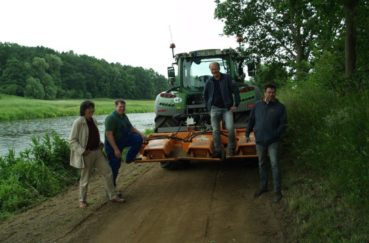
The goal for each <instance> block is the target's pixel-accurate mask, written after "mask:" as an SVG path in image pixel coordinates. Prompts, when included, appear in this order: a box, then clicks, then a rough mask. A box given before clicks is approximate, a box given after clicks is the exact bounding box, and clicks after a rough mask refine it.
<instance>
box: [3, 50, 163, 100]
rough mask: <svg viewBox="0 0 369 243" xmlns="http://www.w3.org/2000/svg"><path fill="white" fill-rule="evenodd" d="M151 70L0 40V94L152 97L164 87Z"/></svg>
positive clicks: (66, 96)
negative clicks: (1, 41) (0, 41)
mask: <svg viewBox="0 0 369 243" xmlns="http://www.w3.org/2000/svg"><path fill="white" fill-rule="evenodd" d="M167 86H168V85H167V80H166V78H165V77H164V76H163V75H160V74H158V73H157V72H155V71H154V70H153V69H144V68H142V67H132V66H127V65H121V64H119V63H108V62H107V61H105V60H103V59H97V58H95V57H91V56H87V55H77V54H75V53H73V51H69V52H62V53H59V52H56V51H54V50H52V49H50V48H46V47H25V46H20V45H18V44H14V43H0V93H5V94H10V95H17V96H23V97H31V98H37V99H49V100H51V99H63V98H88V99H90V98H117V97H123V98H126V99H153V98H154V97H155V96H156V94H158V93H159V92H160V91H162V90H165V89H166V88H167Z"/></svg>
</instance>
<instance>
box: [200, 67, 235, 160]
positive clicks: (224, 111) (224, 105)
mask: <svg viewBox="0 0 369 243" xmlns="http://www.w3.org/2000/svg"><path fill="white" fill-rule="evenodd" d="M209 68H210V71H211V74H212V75H213V77H211V78H210V79H209V80H208V81H207V82H206V84H205V88H204V99H205V103H206V107H207V109H208V110H209V111H210V118H211V126H212V129H213V139H214V153H213V157H217V158H221V156H222V146H221V141H220V121H221V120H222V118H223V120H224V122H225V125H226V129H227V130H228V145H227V156H233V155H234V149H235V134H234V125H233V112H234V111H236V109H237V107H238V105H239V103H240V93H239V90H238V87H237V86H236V85H235V83H234V81H233V80H232V79H231V77H230V76H228V75H227V74H223V73H221V72H220V66H219V63H217V62H213V63H211V64H210V65H209ZM233 95H234V97H235V99H234V100H233Z"/></svg>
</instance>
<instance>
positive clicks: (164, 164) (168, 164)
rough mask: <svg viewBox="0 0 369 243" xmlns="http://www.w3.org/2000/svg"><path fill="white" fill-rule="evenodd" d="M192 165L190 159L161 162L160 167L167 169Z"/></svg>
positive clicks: (180, 168) (177, 168)
mask: <svg viewBox="0 0 369 243" xmlns="http://www.w3.org/2000/svg"><path fill="white" fill-rule="evenodd" d="M189 166H190V161H188V160H185V161H178V162H160V167H161V168H163V169H166V170H182V169H186V168H188V167H189Z"/></svg>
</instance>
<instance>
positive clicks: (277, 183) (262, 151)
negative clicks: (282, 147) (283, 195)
mask: <svg viewBox="0 0 369 243" xmlns="http://www.w3.org/2000/svg"><path fill="white" fill-rule="evenodd" d="M256 151H257V154H258V158H259V176H260V190H263V191H266V190H267V189H268V173H267V171H266V163H267V159H268V155H269V159H270V165H271V168H272V175H273V186H274V192H277V193H279V192H281V174H280V171H279V168H278V142H275V143H272V144H270V145H269V146H262V145H259V144H256Z"/></svg>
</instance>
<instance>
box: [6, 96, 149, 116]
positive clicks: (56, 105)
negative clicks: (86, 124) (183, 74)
mask: <svg viewBox="0 0 369 243" xmlns="http://www.w3.org/2000/svg"><path fill="white" fill-rule="evenodd" d="M91 100H92V101H93V102H94V103H95V106H96V107H95V109H96V111H95V114H96V115H103V114H109V113H110V112H111V111H112V110H113V109H114V100H113V99H103V98H100V99H91ZM82 101H83V100H82V99H69V100H38V99H29V98H23V97H17V96H10V95H4V94H0V121H10V120H25V119H34V118H50V117H60V116H73V115H79V105H80V104H81V102H82ZM126 102H127V108H126V110H127V113H143V112H153V111H154V101H153V100H126Z"/></svg>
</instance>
